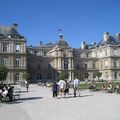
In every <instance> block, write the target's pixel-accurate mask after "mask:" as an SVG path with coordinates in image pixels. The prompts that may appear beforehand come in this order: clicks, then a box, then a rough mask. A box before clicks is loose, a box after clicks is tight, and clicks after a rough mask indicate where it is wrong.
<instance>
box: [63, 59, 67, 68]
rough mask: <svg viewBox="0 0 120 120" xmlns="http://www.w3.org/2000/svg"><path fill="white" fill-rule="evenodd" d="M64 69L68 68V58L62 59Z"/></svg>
mask: <svg viewBox="0 0 120 120" xmlns="http://www.w3.org/2000/svg"><path fill="white" fill-rule="evenodd" d="M64 69H68V60H66V59H65V60H64Z"/></svg>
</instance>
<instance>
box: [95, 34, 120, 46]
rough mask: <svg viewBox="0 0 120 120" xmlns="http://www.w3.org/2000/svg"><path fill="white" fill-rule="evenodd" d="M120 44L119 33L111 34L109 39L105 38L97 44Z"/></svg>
mask: <svg viewBox="0 0 120 120" xmlns="http://www.w3.org/2000/svg"><path fill="white" fill-rule="evenodd" d="M108 44H109V45H120V36H119V35H114V36H111V35H110V36H109V39H108V40H107V41H104V40H103V39H102V40H101V41H100V42H99V43H98V45H97V46H100V45H108Z"/></svg>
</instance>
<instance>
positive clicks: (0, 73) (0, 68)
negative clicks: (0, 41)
mask: <svg viewBox="0 0 120 120" xmlns="http://www.w3.org/2000/svg"><path fill="white" fill-rule="evenodd" d="M7 73H8V69H7V67H5V66H4V65H2V64H0V80H1V81H2V80H6V77H7Z"/></svg>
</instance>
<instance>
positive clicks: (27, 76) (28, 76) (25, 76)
mask: <svg viewBox="0 0 120 120" xmlns="http://www.w3.org/2000/svg"><path fill="white" fill-rule="evenodd" d="M23 78H24V79H25V80H27V81H28V80H29V79H30V74H29V73H28V72H26V73H24V74H23Z"/></svg>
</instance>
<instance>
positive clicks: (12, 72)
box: [0, 24, 26, 83]
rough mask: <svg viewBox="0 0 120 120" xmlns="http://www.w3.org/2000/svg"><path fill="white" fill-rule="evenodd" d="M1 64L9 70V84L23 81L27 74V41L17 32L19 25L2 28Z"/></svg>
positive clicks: (0, 28) (0, 32)
mask: <svg viewBox="0 0 120 120" xmlns="http://www.w3.org/2000/svg"><path fill="white" fill-rule="evenodd" d="M0 64H4V65H5V66H6V67H7V68H8V74H7V78H6V82H7V83H15V82H19V81H22V80H23V74H24V73H25V72H26V39H25V38H24V37H23V36H21V35H20V34H19V33H18V32H17V24H13V25H12V26H0Z"/></svg>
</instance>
